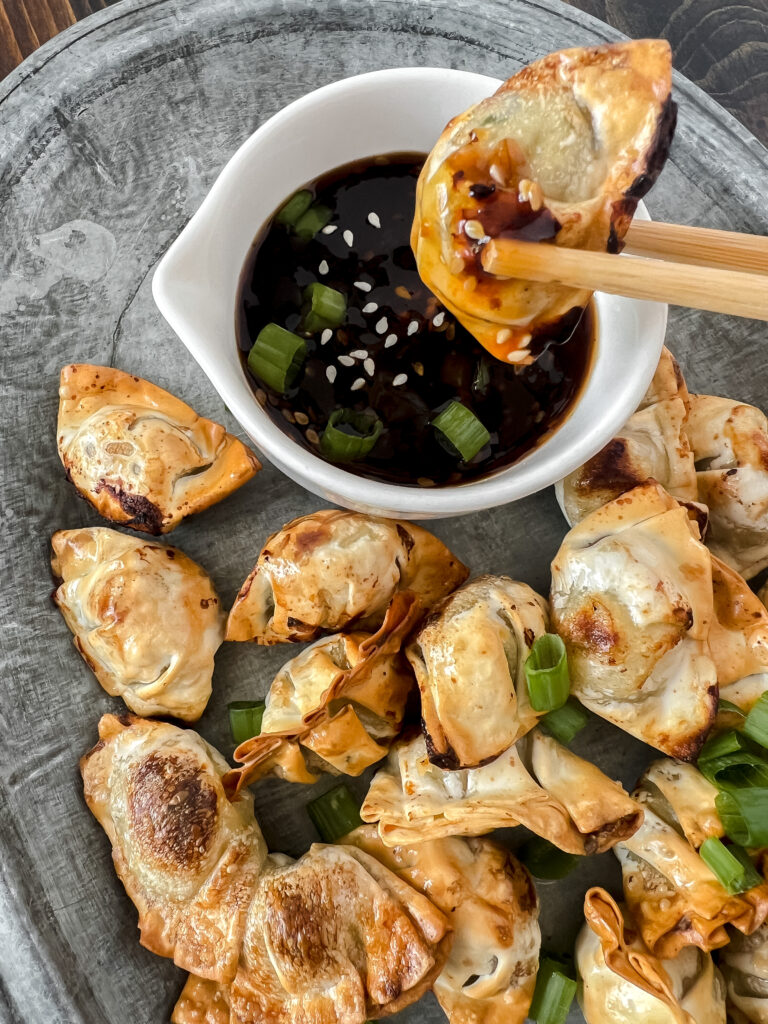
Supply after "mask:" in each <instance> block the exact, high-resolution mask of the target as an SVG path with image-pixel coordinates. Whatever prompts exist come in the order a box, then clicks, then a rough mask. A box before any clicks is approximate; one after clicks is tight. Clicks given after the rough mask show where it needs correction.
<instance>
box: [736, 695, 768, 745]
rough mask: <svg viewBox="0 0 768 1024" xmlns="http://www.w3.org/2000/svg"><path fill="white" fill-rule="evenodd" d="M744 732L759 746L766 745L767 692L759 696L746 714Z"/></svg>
mask: <svg viewBox="0 0 768 1024" xmlns="http://www.w3.org/2000/svg"><path fill="white" fill-rule="evenodd" d="M743 713H744V712H742V714H743ZM744 732H745V733H746V734H747V736H749V738H750V739H752V740H754V741H755V743H759V744H760V746H761V747H768V693H764V694H763V695H762V696H761V697H760V699H759V700H758V701H757V703H756V704H755V705H754V706H753V708H752V710H751V711H750V712H749V714H748V715H747V718H746V721H745V722H744Z"/></svg>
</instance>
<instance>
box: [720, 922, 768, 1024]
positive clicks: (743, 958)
mask: <svg viewBox="0 0 768 1024" xmlns="http://www.w3.org/2000/svg"><path fill="white" fill-rule="evenodd" d="M730 937H731V941H730V942H729V943H728V945H727V946H724V947H723V949H722V950H721V951H720V955H719V963H720V970H721V971H722V972H723V975H724V977H725V983H726V987H727V991H728V1010H729V1013H730V1016H731V1018H732V1019H733V1021H734V1024H746V1022H749V1024H768V924H764V925H762V926H761V927H760V928H758V929H757V931H756V932H753V933H752V935H741V934H740V933H739V932H737V931H735V930H731V932H730Z"/></svg>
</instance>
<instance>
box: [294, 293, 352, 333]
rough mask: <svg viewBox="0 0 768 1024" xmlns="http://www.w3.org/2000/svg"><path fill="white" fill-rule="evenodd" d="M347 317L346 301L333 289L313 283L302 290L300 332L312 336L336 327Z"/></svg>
mask: <svg viewBox="0 0 768 1024" xmlns="http://www.w3.org/2000/svg"><path fill="white" fill-rule="evenodd" d="M346 315H347V300H346V298H345V297H344V296H343V295H342V293H341V292H339V291H336V289H335V288H329V287H328V285H327V284H320V282H319V281H313V283H312V284H308V285H307V287H306V288H305V289H304V305H303V307H302V317H301V328H300V329H301V330H302V331H307V332H308V333H310V334H314V333H315V331H321V330H324V329H325V328H326V327H338V326H339V325H340V324H342V323H344V318H345V317H346Z"/></svg>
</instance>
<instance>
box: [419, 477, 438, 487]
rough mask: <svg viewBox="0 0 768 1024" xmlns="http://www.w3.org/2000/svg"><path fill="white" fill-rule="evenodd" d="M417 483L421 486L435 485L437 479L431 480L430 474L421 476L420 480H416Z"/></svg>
mask: <svg viewBox="0 0 768 1024" xmlns="http://www.w3.org/2000/svg"><path fill="white" fill-rule="evenodd" d="M416 483H417V484H418V485H419V487H434V486H435V481H434V480H430V479H429V477H428V476H420V477H419V478H418V480H417V481H416Z"/></svg>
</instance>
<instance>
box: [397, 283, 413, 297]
mask: <svg viewBox="0 0 768 1024" xmlns="http://www.w3.org/2000/svg"><path fill="white" fill-rule="evenodd" d="M395 295H399V296H400V298H401V299H410V298H411V293H410V292H409V291H408V289H407V288H406V287H405V285H404V284H399V285H398V286H397V288H395Z"/></svg>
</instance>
